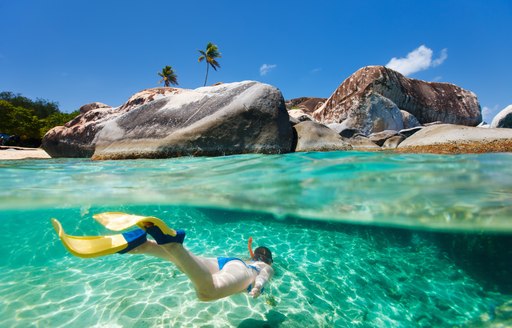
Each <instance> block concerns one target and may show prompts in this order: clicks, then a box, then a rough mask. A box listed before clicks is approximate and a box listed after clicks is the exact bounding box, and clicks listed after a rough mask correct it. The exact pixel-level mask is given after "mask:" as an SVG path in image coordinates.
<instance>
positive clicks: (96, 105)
mask: <svg viewBox="0 0 512 328" xmlns="http://www.w3.org/2000/svg"><path fill="white" fill-rule="evenodd" d="M98 108H112V107H111V106H109V105H105V104H104V103H100V102H93V103H90V104H86V105H83V106H82V107H80V109H79V111H80V113H81V114H85V113H87V112H88V111H91V110H93V109H98Z"/></svg>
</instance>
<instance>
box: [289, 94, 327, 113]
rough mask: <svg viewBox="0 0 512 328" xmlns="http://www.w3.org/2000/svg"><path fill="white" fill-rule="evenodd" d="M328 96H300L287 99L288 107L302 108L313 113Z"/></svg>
mask: <svg viewBox="0 0 512 328" xmlns="http://www.w3.org/2000/svg"><path fill="white" fill-rule="evenodd" d="M326 100H327V98H312V97H300V98H294V99H290V100H287V101H286V109H287V110H291V109H301V110H303V111H304V112H305V113H307V114H312V113H313V112H314V111H315V109H317V108H318V107H319V106H320V105H322V104H323V103H324V102H325V101H326Z"/></svg>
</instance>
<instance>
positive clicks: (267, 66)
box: [260, 64, 277, 76]
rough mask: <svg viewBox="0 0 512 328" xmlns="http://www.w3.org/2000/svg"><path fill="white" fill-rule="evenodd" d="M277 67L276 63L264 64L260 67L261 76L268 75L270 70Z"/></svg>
mask: <svg viewBox="0 0 512 328" xmlns="http://www.w3.org/2000/svg"><path fill="white" fill-rule="evenodd" d="M276 67H277V65H275V64H263V65H261V67H260V75H261V76H264V75H267V73H268V72H270V71H271V70H273V69H274V68H276Z"/></svg>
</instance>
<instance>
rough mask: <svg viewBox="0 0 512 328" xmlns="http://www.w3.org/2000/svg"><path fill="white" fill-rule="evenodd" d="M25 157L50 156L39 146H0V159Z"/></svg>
mask: <svg viewBox="0 0 512 328" xmlns="http://www.w3.org/2000/svg"><path fill="white" fill-rule="evenodd" d="M26 158H51V157H50V155H48V154H47V153H46V152H45V151H44V150H43V149H41V148H23V147H7V146H1V147H0V160H9V159H26Z"/></svg>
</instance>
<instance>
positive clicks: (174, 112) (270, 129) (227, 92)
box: [43, 81, 292, 159]
mask: <svg viewBox="0 0 512 328" xmlns="http://www.w3.org/2000/svg"><path fill="white" fill-rule="evenodd" d="M291 145H292V128H291V126H290V123H289V121H288V114H287V112H286V108H285V105H284V99H283V97H282V94H281V92H280V91H279V90H278V89H276V88H274V87H272V86H270V85H266V84H262V83H258V82H254V81H244V82H238V83H229V84H221V85H218V86H212V87H203V88H198V89H195V90H186V89H174V88H155V89H148V90H144V91H142V92H139V93H137V94H136V95H134V96H132V97H131V98H130V99H129V100H128V102H127V103H125V104H124V105H122V106H121V107H118V108H102V109H99V108H98V109H93V110H90V111H88V112H86V113H85V114H81V115H79V116H78V117H77V118H75V119H74V120H73V121H71V122H69V123H67V124H66V126H64V127H57V128H54V129H52V130H50V131H49V132H48V133H47V134H46V135H45V137H44V139H43V148H44V149H45V150H46V151H47V152H48V153H49V154H50V155H51V156H52V157H90V156H92V157H93V159H124V158H165V157H175V156H184V155H196V156H203V155H204V156H216V155H227V154H240V153H286V152H289V151H290V150H291Z"/></svg>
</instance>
